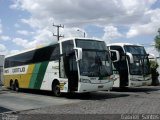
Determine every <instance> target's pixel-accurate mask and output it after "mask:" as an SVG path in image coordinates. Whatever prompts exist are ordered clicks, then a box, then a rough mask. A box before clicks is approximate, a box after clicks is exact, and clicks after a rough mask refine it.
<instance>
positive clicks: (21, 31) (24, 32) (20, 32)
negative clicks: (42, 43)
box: [17, 30, 33, 35]
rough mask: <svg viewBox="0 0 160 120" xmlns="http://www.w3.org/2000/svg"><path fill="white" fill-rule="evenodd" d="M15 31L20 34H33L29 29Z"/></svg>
mask: <svg viewBox="0 0 160 120" xmlns="http://www.w3.org/2000/svg"><path fill="white" fill-rule="evenodd" d="M17 33H18V34H21V35H30V34H33V32H29V31H26V30H17Z"/></svg>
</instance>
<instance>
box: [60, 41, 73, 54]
mask: <svg viewBox="0 0 160 120" xmlns="http://www.w3.org/2000/svg"><path fill="white" fill-rule="evenodd" d="M73 47H74V44H73V40H70V41H64V42H63V43H62V53H67V52H69V51H71V50H73Z"/></svg>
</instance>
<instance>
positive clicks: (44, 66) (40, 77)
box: [34, 61, 49, 89]
mask: <svg viewBox="0 0 160 120" xmlns="http://www.w3.org/2000/svg"><path fill="white" fill-rule="evenodd" d="M48 63H49V62H48V61H47V62H43V63H42V64H41V66H40V68H39V72H38V75H37V79H36V82H35V84H34V88H35V89H40V88H41V85H42V81H43V79H44V75H45V73H46V69H47V66H48Z"/></svg>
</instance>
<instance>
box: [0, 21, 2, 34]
mask: <svg viewBox="0 0 160 120" xmlns="http://www.w3.org/2000/svg"><path fill="white" fill-rule="evenodd" d="M1 33H2V24H1V19H0V34H1Z"/></svg>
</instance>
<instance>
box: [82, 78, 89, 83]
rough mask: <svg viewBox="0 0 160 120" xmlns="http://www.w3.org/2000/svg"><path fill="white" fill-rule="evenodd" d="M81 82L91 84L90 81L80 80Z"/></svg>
mask: <svg viewBox="0 0 160 120" xmlns="http://www.w3.org/2000/svg"><path fill="white" fill-rule="evenodd" d="M80 82H83V83H91V81H90V80H88V79H80Z"/></svg>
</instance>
